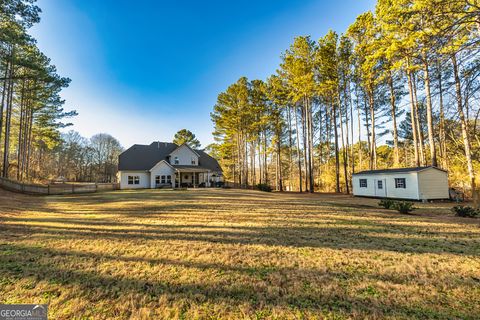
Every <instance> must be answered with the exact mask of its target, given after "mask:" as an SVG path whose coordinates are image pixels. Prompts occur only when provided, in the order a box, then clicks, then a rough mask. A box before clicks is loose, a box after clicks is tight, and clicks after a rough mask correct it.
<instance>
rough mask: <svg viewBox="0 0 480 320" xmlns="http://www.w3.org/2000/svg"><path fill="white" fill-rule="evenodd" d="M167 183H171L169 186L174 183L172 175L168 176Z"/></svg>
mask: <svg viewBox="0 0 480 320" xmlns="http://www.w3.org/2000/svg"><path fill="white" fill-rule="evenodd" d="M167 183H169V184H171V183H172V176H170V175H168V176H167Z"/></svg>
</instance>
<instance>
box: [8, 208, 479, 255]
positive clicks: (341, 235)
mask: <svg viewBox="0 0 480 320" xmlns="http://www.w3.org/2000/svg"><path fill="white" fill-rule="evenodd" d="M0 221H2V222H7V223H3V225H2V226H1V227H0V230H1V231H2V233H3V234H5V235H6V236H8V235H11V236H16V237H18V236H25V237H27V236H29V235H35V236H36V237H38V238H41V239H47V238H56V237H62V238H67V239H68V238H71V239H90V240H95V239H111V240H120V241H121V240H126V241H135V240H137V241H142V240H161V241H203V242H211V243H221V244H243V245H258V244H261V245H267V246H289V247H312V248H330V249H356V250H381V251H391V252H400V253H434V254H456V255H466V256H474V257H478V256H480V238H479V237H478V235H472V234H469V233H467V232H465V233H463V232H458V233H451V232H445V233H444V232H440V231H428V230H427V231H425V230H419V229H417V228H415V227H405V226H397V225H395V224H384V223H380V222H379V223H374V222H371V221H362V220H356V221H350V222H348V223H347V222H346V221H340V222H341V223H340V224H337V222H335V221H334V222H331V223H328V224H317V225H316V226H309V225H307V226H305V225H301V224H299V225H297V224H295V225H291V224H289V225H273V224H272V225H267V226H212V225H205V224H175V225H168V224H160V225H155V224H139V223H132V224H131V223H128V222H124V223H123V222H113V221H108V220H100V221H95V220H93V219H61V218H59V219H52V218H45V219H43V218H31V219H30V218H27V219H25V218H20V217H11V218H4V219H0ZM22 222H28V224H24V223H22ZM35 222H37V223H35ZM48 223H55V224H56V225H49V224H48ZM97 226H98V227H97ZM102 226H108V227H109V228H101V227H102Z"/></svg>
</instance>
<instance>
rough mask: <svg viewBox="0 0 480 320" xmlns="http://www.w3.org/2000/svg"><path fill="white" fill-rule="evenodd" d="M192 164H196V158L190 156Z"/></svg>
mask: <svg viewBox="0 0 480 320" xmlns="http://www.w3.org/2000/svg"><path fill="white" fill-rule="evenodd" d="M192 164H193V165H196V164H197V160H195V157H192Z"/></svg>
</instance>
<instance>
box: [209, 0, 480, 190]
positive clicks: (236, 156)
mask: <svg viewBox="0 0 480 320" xmlns="http://www.w3.org/2000/svg"><path fill="white" fill-rule="evenodd" d="M479 17H480V4H479V3H478V1H471V0H378V2H377V4H376V8H375V10H374V12H370V11H369V12H366V13H363V14H361V15H360V16H358V17H357V19H356V20H355V21H354V22H353V24H352V25H350V26H349V28H348V29H347V30H346V31H345V32H344V33H343V34H340V35H339V34H338V33H337V32H335V31H332V30H331V31H329V32H328V33H327V34H326V35H324V36H323V37H321V38H320V39H318V40H317V41H314V40H312V39H311V37H310V36H299V37H296V38H295V39H294V41H293V43H292V44H291V46H290V48H289V49H287V50H286V51H285V52H284V53H283V54H282V55H281V63H280V66H279V68H278V69H277V70H276V72H275V74H273V75H271V76H270V77H268V79H266V80H265V81H263V80H251V81H250V80H248V79H247V78H246V77H241V78H240V79H239V80H238V81H237V82H235V83H234V84H232V85H230V86H229V87H228V88H227V89H226V90H225V91H224V92H222V93H220V94H219V95H218V98H217V103H216V104H215V106H214V110H213V112H212V113H211V118H212V121H213V123H214V126H215V131H214V133H213V134H214V137H215V139H216V143H215V144H214V145H212V146H210V148H211V149H213V150H214V152H215V154H216V155H217V156H218V157H219V158H220V159H221V163H222V165H223V167H224V170H225V171H226V172H225V174H226V177H227V178H228V179H230V180H231V181H233V182H235V183H237V184H240V185H243V186H251V185H255V184H258V183H267V184H272V185H275V186H276V188H277V190H283V189H285V188H288V190H297V191H309V192H314V191H315V190H321V191H336V192H350V190H351V175H352V174H353V173H355V172H358V171H361V170H365V169H377V168H391V167H406V166H427V165H432V166H438V167H441V168H444V169H446V170H449V172H450V180H451V183H452V184H453V185H456V186H459V187H463V188H464V189H465V190H468V191H473V190H475V187H476V172H478V170H479V169H480V154H479V150H480V148H479V147H480V139H479V133H478V130H479V129H480V125H479V122H478V118H479V116H480V104H479V88H480V82H479V75H480V60H479V55H478V51H479V50H478V49H479V40H480V18H479Z"/></svg>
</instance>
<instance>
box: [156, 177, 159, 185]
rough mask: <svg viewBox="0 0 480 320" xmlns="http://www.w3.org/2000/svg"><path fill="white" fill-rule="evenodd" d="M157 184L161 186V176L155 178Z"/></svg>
mask: <svg viewBox="0 0 480 320" xmlns="http://www.w3.org/2000/svg"><path fill="white" fill-rule="evenodd" d="M155 184H156V185H159V184H160V176H155Z"/></svg>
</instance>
